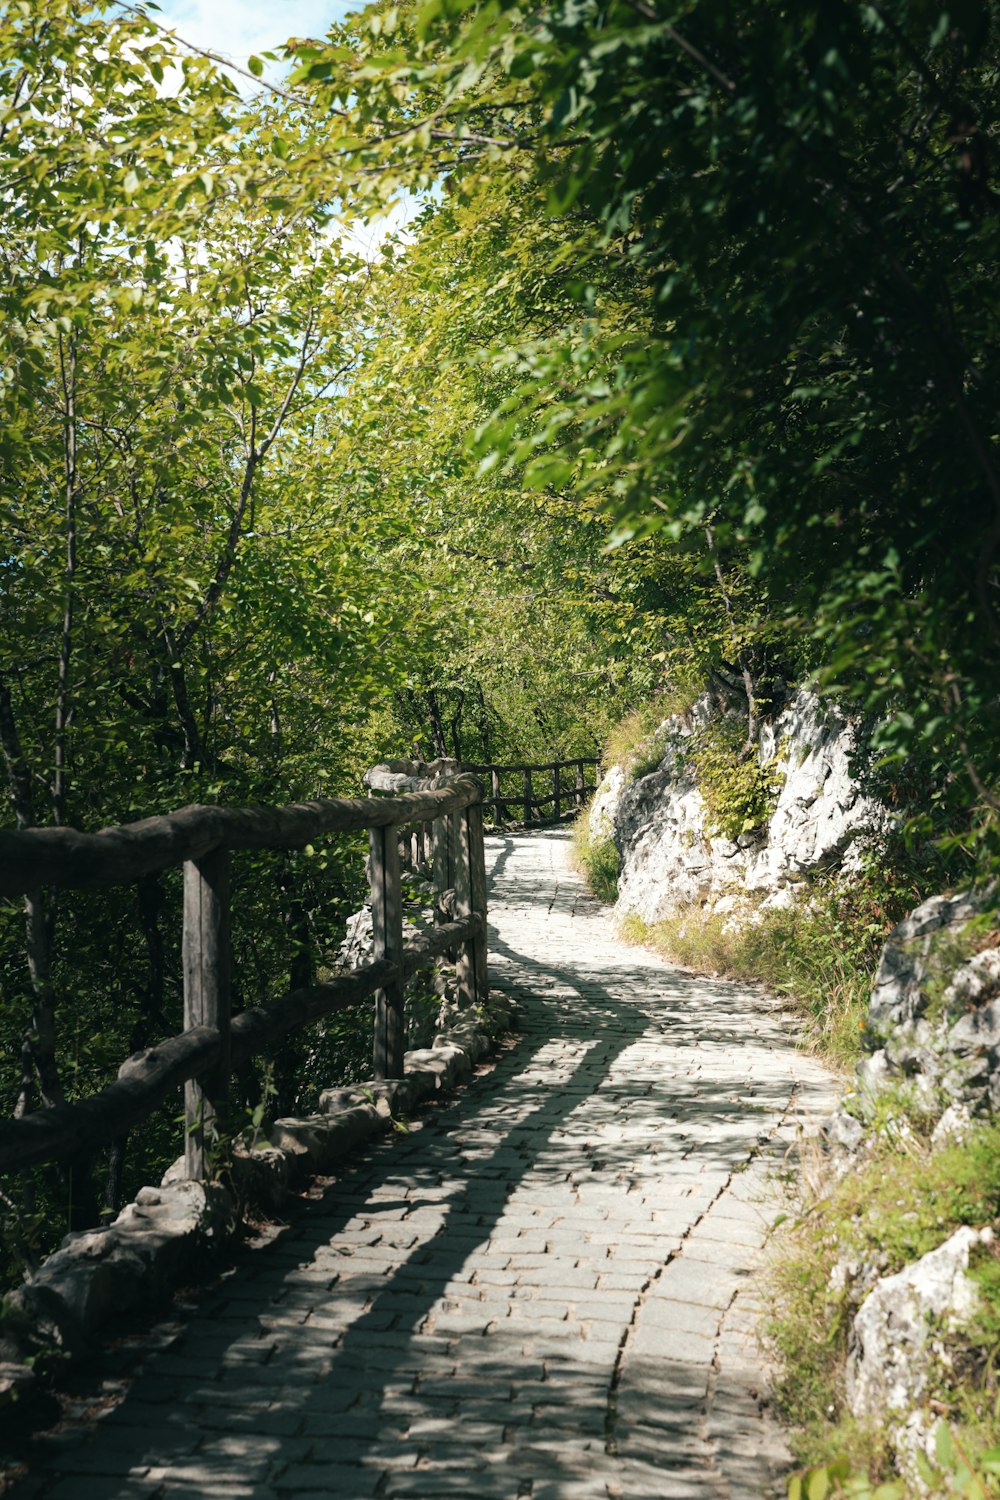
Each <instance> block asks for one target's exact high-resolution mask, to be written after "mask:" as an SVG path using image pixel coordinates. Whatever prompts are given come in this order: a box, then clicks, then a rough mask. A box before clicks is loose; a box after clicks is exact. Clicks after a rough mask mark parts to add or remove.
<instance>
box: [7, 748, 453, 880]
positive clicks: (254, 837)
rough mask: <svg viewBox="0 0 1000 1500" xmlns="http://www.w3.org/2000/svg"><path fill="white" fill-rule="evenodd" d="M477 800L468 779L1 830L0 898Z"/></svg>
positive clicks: (419, 815) (410, 817)
mask: <svg viewBox="0 0 1000 1500" xmlns="http://www.w3.org/2000/svg"><path fill="white" fill-rule="evenodd" d="M481 795H482V790H481V788H480V786H479V784H478V783H477V782H476V781H475V780H474V778H473V777H471V776H459V777H455V778H452V779H450V780H449V782H448V783H447V784H446V785H445V786H443V787H441V788H439V789H437V790H428V791H423V792H408V793H404V794H403V795H401V796H398V797H333V798H328V799H326V800H322V801H316V802H293V803H290V804H289V805H288V806H287V807H276V808H267V807H200V806H197V805H196V806H193V807H182V808H181V809H180V810H179V811H178V812H172V813H166V814H164V815H163V816H161V817H156V818H144V819H142V821H140V822H138V823H126V824H125V825H124V826H122V827H121V828H105V829H102V830H101V832H100V833H80V832H79V831H78V830H77V829H75V828H31V829H26V830H23V831H18V832H14V831H11V830H0V896H22V895H26V894H28V892H30V891H33V890H37V889H38V887H39V886H43V885H47V886H72V887H75V888H78V889H79V888H81V887H92V886H102V885H120V884H123V883H125V882H126V881H130V880H139V879H141V877H142V876H144V875H154V874H156V872H157V871H159V870H166V869H168V868H169V867H170V866H171V865H179V864H181V863H183V862H184V861H185V860H193V859H201V858H202V857H203V856H204V855H206V854H208V853H209V852H210V851H211V850H213V849H234V850H235V849H298V848H301V847H302V846H303V845H304V844H309V843H312V841H313V839H317V838H321V837H322V836H323V835H324V834H329V833H359V832H361V831H362V830H363V829H366V828H387V827H390V826H392V825H393V824H395V823H415V822H423V821H430V820H431V819H433V818H439V817H443V816H444V815H445V814H447V813H453V812H460V811H461V810H462V809H463V808H466V807H468V806H469V805H470V803H472V802H476V801H478V800H479V798H480V797H481Z"/></svg>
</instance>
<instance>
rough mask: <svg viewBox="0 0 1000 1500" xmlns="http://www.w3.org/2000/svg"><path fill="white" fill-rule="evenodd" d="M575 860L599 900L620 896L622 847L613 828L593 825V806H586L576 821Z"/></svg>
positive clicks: (609, 901)
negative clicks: (600, 828)
mask: <svg viewBox="0 0 1000 1500" xmlns="http://www.w3.org/2000/svg"><path fill="white" fill-rule="evenodd" d="M573 864H574V866H575V867H576V869H577V870H578V871H579V872H580V874H581V875H582V876H583V878H584V880H585V881H586V882H587V885H588V886H589V888H590V890H591V891H592V892H593V894H594V895H595V896H596V897H597V899H598V900H599V901H607V902H608V903H609V904H610V903H612V902H614V901H615V900H617V898H618V848H617V846H616V844H615V841H614V839H613V838H612V837H611V832H610V829H609V830H608V831H607V832H606V833H604V832H600V833H595V832H594V831H593V829H592V828H591V826H590V808H589V807H585V808H584V809H583V811H582V812H581V813H580V816H579V817H578V818H577V820H576V823H575V824H574V825H573Z"/></svg>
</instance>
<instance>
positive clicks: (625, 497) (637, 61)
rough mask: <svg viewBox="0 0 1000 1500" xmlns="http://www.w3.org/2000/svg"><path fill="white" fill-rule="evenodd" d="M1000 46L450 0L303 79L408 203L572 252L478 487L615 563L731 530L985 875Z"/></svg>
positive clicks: (310, 68) (753, 18)
mask: <svg viewBox="0 0 1000 1500" xmlns="http://www.w3.org/2000/svg"><path fill="white" fill-rule="evenodd" d="M995 28H996V15H995V8H994V7H992V6H989V5H979V4H975V3H974V4H971V5H967V6H963V7H962V8H961V10H960V11H959V12H945V11H941V10H939V9H938V8H936V7H933V6H931V7H928V6H926V5H924V4H923V3H917V0H894V3H891V4H882V5H872V6H865V7H856V6H853V5H850V4H847V3H841V4H834V5H823V6H818V5H813V6H807V7H806V8H805V9H804V10H803V9H802V8H801V7H797V8H796V9H795V10H794V11H793V10H791V9H789V8H788V7H786V6H784V5H782V4H780V3H777V0H774V3H765V4H763V5H757V4H755V5H752V6H751V5H747V4H745V3H742V0H729V3H725V4H722V5H718V6H711V7H708V6H693V5H683V6H678V7H668V6H660V5H655V4H646V3H641V4H640V3H636V0H610V3H608V0H589V3H584V4H583V5H579V4H576V3H575V0H574V3H573V4H572V5H570V4H558V3H557V4H550V5H545V6H543V7H535V6H533V5H528V4H527V3H524V4H516V5H506V6H502V5H500V4H497V3H484V4H480V5H477V6H475V7H471V8H461V9H454V10H453V9H451V8H449V7H445V6H442V5H441V4H440V3H439V0H428V3H426V4H424V5H418V6H415V7H412V8H409V7H407V8H385V7H376V8H373V9H372V10H371V11H369V12H368V13H367V20H366V21H362V22H360V23H358V26H357V28H356V32H355V34H354V35H353V36H352V37H338V38H337V39H336V45H335V46H334V47H332V48H330V49H325V50H323V49H320V50H318V51H314V52H311V53H309V54H308V55H305V56H303V57H302V62H301V69H300V74H299V77H300V79H301V80H302V83H303V85H304V86H311V87H312V88H313V89H314V90H315V93H316V98H317V102H318V106H319V107H325V108H326V109H327V110H328V111H329V112H330V113H331V117H333V112H334V111H338V112H339V113H338V114H337V115H336V117H335V123H334V124H332V126H331V130H332V131H333V133H334V134H335V135H336V134H337V132H341V131H342V132H344V134H345V136H346V135H347V133H350V134H351V135H353V139H354V142H360V144H352V143H351V141H350V140H349V139H344V149H345V151H347V152H351V151H356V152H357V153H358V154H359V156H360V155H364V156H365V159H366V160H368V161H369V162H372V161H374V160H379V159H380V160H382V161H383V162H384V164H385V166H384V171H385V181H386V182H387V183H388V184H390V185H393V184H396V183H398V182H399V181H402V180H407V181H412V182H416V183H420V182H427V181H429V180H432V179H435V178H443V179H444V180H445V181H446V183H447V191H448V193H449V194H450V195H451V196H452V197H453V198H462V199H466V200H467V199H471V198H472V197H474V196H475V195H476V194H477V193H480V192H488V191H489V190H490V188H489V183H490V182H491V180H493V181H495V180H496V179H497V178H498V177H499V178H501V179H503V178H505V177H506V178H508V179H513V180H516V181H517V183H518V185H519V190H520V191H523V192H524V193H525V195H526V196H528V197H529V198H530V199H531V200H532V201H533V203H534V204H535V205H536V207H537V205H538V203H539V200H540V195H542V194H544V195H545V203H546V207H547V211H548V214H549V216H550V223H551V222H555V223H559V224H562V225H563V226H564V234H563V235H562V236H561V237H560V236H556V237H557V238H559V239H560V247H559V250H558V252H557V254H558V262H557V261H556V259H555V258H551V242H552V239H553V234H552V231H551V230H550V229H549V230H543V231H542V232H541V234H540V240H541V246H540V251H539V256H540V262H541V264H542V265H543V266H548V268H549V269H550V270H551V269H552V268H553V267H554V266H555V265H556V264H557V263H558V264H559V266H560V267H561V268H562V271H563V273H564V275H565V276H566V279H567V284H568V285H569V286H570V287H571V288H572V293H573V295H574V296H575V297H576V299H577V302H578V309H579V315H578V317H577V318H576V319H563V320H562V321H561V322H560V323H559V324H558V326H556V327H555V328H554V329H552V330H550V331H548V332H547V333H545V334H543V335H542V336H540V337H534V338H532V339H530V340H521V339H519V338H518V336H517V332H516V330H511V332H512V334H513V346H511V343H510V342H508V345H507V348H506V349H505V351H504V353H503V363H504V366H505V368H506V369H507V370H508V372H509V374H508V378H509V381H510V387H509V390H508V392H507V393H506V395H505V397H504V399H503V400H502V401H501V403H500V406H499V409H498V415H497V419H496V420H495V421H494V422H493V423H492V424H491V425H490V426H489V427H488V428H487V430H486V432H485V434H484V438H483V442H482V448H481V451H482V454H483V456H484V458H486V459H487V460H491V459H492V460H494V461H497V460H499V461H500V462H504V463H507V464H509V465H512V466H514V467H516V466H518V465H521V464H525V463H527V464H529V465H530V466H531V467H530V469H529V473H531V474H533V475H534V476H535V477H536V478H537V479H539V480H541V479H542V478H543V476H544V477H547V480H548V482H549V483H552V484H554V485H556V486H558V487H559V488H560V489H561V490H562V491H563V492H564V493H567V492H569V493H573V494H575V495H576V496H577V497H578V498H579V500H580V501H581V503H600V504H602V505H605V506H606V507H607V508H608V510H609V512H610V513H611V516H612V518H613V522H614V527H615V532H614V534H615V536H616V538H617V539H619V540H626V539H629V538H634V537H637V536H653V535H655V536H657V537H659V538H660V539H661V542H662V543H663V544H681V543H688V544H690V543H691V542H693V539H694V538H695V537H696V536H698V535H701V536H702V537H704V536H705V528H706V526H708V527H710V529H711V532H712V536H713V543H712V547H713V549H714V550H715V552H716V554H717V555H718V554H719V552H720V549H721V552H722V553H723V554H724V555H725V556H726V557H729V558H732V559H734V561H735V560H738V559H739V558H740V557H741V556H742V557H744V558H745V559H746V571H747V572H748V574H749V577H750V578H752V579H755V580H757V581H758V585H759V587H760V588H761V589H762V590H763V589H765V588H766V599H765V600H764V602H763V611H762V612H769V613H770V614H771V616H772V618H773V617H774V616H777V617H778V619H783V620H784V621H785V624H786V627H787V628H786V631H785V639H786V640H791V641H792V642H793V643H794V642H795V641H796V640H797V639H798V640H803V639H805V640H806V642H807V644H806V649H805V650H804V651H799V652H798V653H797V656H798V665H799V666H800V667H801V666H804V665H814V664H815V662H816V660H817V659H819V660H821V661H822V662H823V663H824V665H825V669H826V681H827V683H828V684H830V683H832V682H839V683H840V685H841V686H842V687H843V688H844V690H846V691H848V692H849V693H850V694H851V696H852V697H853V698H854V700H855V701H857V702H859V703H861V704H862V705H864V706H865V707H867V708H868V709H870V710H871V711H873V712H874V713H876V714H877V715H878V716H879V717H880V719H881V743H882V747H883V749H884V751H885V752H886V753H887V754H889V755H890V756H893V757H895V758H897V759H899V760H902V759H904V758H906V757H908V756H912V755H913V754H914V753H916V752H918V751H919V752H921V753H925V754H926V755H927V756H928V757H929V758H930V760H931V761H934V762H936V763H937V766H938V772H937V774H936V776H935V778H934V779H935V784H936V785H937V786H938V787H939V788H940V789H941V793H942V795H943V796H944V797H945V798H946V800H947V799H950V800H951V802H952V804H953V805H952V808H951V815H952V816H954V817H960V816H961V808H960V807H959V806H958V805H957V804H958V802H959V801H960V802H961V803H962V804H964V808H965V814H964V816H965V818H966V820H968V818H969V817H970V815H971V819H972V823H973V824H974V825H976V826H978V827H979V829H980V831H981V832H983V833H984V834H987V835H989V837H988V838H987V845H989V846H990V847H992V844H991V840H992V833H993V830H995V826H996V812H997V809H998V798H997V790H996V770H995V768H996V761H997V750H998V746H1000V725H998V721H997V700H996V692H995V685H994V682H993V678H992V671H991V669H990V667H989V665H988V660H989V653H988V652H984V649H983V643H984V642H985V641H990V642H993V644H994V646H995V645H996V642H997V633H998V616H997V603H996V586H997V558H998V549H1000V484H998V473H1000V470H998V460H997V451H996V440H995V435H994V423H993V413H994V411H995V409H996V394H997V371H996V359H997V354H996V351H997V338H996V332H997V330H996V309H995V307H994V305H993V300H992V298H991V296H990V291H989V287H990V267H991V265H992V264H993V261H994V259H995V252H996V235H997V228H996V225H997V215H996V206H997V201H998V200H997V193H996V190H995V188H994V186H993V182H992V173H993V167H994V161H995V151H996V141H995V138H996V125H997V117H996V110H997V102H996V90H995V60H994V59H995V53H994V47H995ZM547 256H549V257H550V258H549V259H546V257H547ZM611 258H617V259H618V260H619V261H620V263H621V265H622V267H623V275H627V276H628V277H629V278H630V279H631V282H632V285H633V286H634V287H635V298H636V301H635V304H634V306H635V308H636V310H637V311H636V315H632V316H630V317H629V318H628V319H627V321H626V322H625V323H624V325H623V324H622V322H621V321H620V320H619V319H618V318H617V317H616V315H615V311H614V310H612V309H611V308H609V305H608V303H607V301H606V299H603V298H602V296H601V290H602V275H603V268H604V266H605V265H606V264H607V262H608V260H609V259H611ZM639 309H641V311H638V310H639ZM707 560H708V561H709V563H710V558H709V559H707ZM956 763H957V764H958V765H960V766H961V767H962V768H963V771H964V776H963V777H962V778H961V783H962V785H963V786H964V791H963V792H962V795H961V798H960V799H958V798H956V796H955V793H956V790H957V783H956V778H955V777H954V776H952V775H951V774H950V772H951V768H952V766H953V765H954V764H956ZM970 809H971V814H970Z"/></svg>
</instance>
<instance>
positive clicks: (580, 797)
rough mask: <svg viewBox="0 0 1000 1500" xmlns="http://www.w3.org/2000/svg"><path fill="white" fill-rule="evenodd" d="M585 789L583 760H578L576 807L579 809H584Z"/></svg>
mask: <svg viewBox="0 0 1000 1500" xmlns="http://www.w3.org/2000/svg"><path fill="white" fill-rule="evenodd" d="M583 788H584V779H583V761H582V760H578V761H577V763H576V805H577V807H582V806H583Z"/></svg>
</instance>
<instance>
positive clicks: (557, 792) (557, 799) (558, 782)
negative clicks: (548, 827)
mask: <svg viewBox="0 0 1000 1500" xmlns="http://www.w3.org/2000/svg"><path fill="white" fill-rule="evenodd" d="M552 792H553V798H552V800H553V802H554V804H555V813H556V822H557V823H558V822H559V819H560V818H561V817H562V777H561V774H560V771H559V767H558V765H557V766H554V767H553V770H552Z"/></svg>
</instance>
